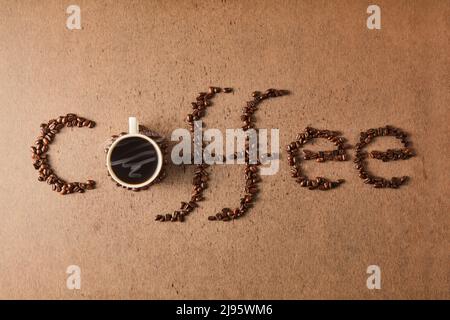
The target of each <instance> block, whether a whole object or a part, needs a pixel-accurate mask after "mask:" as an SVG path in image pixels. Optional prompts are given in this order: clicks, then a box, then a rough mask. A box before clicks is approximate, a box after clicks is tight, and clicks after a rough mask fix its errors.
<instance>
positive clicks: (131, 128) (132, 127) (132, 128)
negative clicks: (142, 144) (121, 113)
mask: <svg viewBox="0 0 450 320" xmlns="http://www.w3.org/2000/svg"><path fill="white" fill-rule="evenodd" d="M128 133H130V134H137V133H139V124H138V121H137V119H136V117H129V118H128Z"/></svg>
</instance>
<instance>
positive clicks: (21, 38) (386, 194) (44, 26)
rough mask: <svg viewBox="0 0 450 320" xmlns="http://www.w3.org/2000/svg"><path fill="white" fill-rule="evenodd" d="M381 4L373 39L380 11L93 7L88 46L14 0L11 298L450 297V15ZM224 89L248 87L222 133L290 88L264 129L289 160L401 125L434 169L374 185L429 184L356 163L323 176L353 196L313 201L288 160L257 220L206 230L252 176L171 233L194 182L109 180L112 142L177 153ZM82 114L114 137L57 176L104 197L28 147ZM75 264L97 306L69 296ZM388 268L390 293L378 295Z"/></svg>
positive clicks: (5, 196) (6, 42)
mask: <svg viewBox="0 0 450 320" xmlns="http://www.w3.org/2000/svg"><path fill="white" fill-rule="evenodd" d="M376 3H377V4H378V5H380V7H381V9H382V29H381V30H380V31H370V30H368V29H367V28H366V26H365V23H366V17H367V14H366V8H367V6H368V5H369V4H371V3H370V2H367V1H211V2H202V1H195V2H194V1H182V2H181V1H76V4H78V5H80V7H81V14H82V26H83V30H81V31H69V30H67V29H66V27H65V20H66V14H65V9H66V7H67V6H68V5H70V4H75V2H73V1H71V2H66V1H45V2H44V1H39V2H28V1H1V2H0V21H1V23H0V41H1V43H2V45H1V46H0V110H1V114H2V116H1V120H0V132H1V136H2V139H1V142H0V145H1V150H2V152H3V155H4V161H3V165H2V166H1V169H0V176H1V177H2V183H1V184H0V216H1V220H2V222H1V223H0V298H75V299H79V298H163V299H166V298H268V299H270V298H280V299H284V298H294V299H297V298H375V299H378V298H447V299H448V298H449V297H450V295H449V274H450V273H449V262H450V261H449V241H448V240H449V229H448V227H449V224H448V221H449V214H448V213H449V209H450V203H449V194H448V183H449V178H450V177H449V172H450V165H449V161H448V157H449V155H450V154H449V145H448V141H449V136H450V131H449V120H450V119H449V111H448V108H449V92H450V91H449V84H450V82H449V74H450V68H449V58H448V53H449V49H450V45H449V36H448V35H449V33H448V31H449V15H450V10H449V9H450V2H449V1H377V2H376ZM209 85H220V86H233V87H234V88H235V93H234V94H233V95H227V96H223V95H222V96H219V97H218V98H217V99H216V100H215V102H216V103H215V105H214V106H213V107H212V108H211V109H210V110H209V113H208V115H207V117H206V118H205V122H206V123H207V125H208V127H218V128H221V129H224V128H226V127H235V126H237V125H239V124H240V122H239V112H240V110H241V107H242V105H243V103H244V101H245V100H246V99H248V97H249V94H250V92H252V91H253V90H257V89H258V90H264V89H267V88H269V87H276V88H282V89H289V90H291V91H292V94H291V95H290V96H288V97H283V98H279V99H273V100H270V101H269V102H267V103H265V105H264V106H262V108H261V110H260V111H259V113H258V114H257V117H258V118H257V119H258V122H257V124H258V127H260V128H272V127H275V128H280V142H281V145H282V146H284V145H286V144H287V143H288V142H290V141H291V140H292V139H293V138H294V137H295V134H296V133H297V132H298V131H300V130H302V129H303V128H304V127H305V126H307V125H312V126H315V127H318V128H328V129H335V130H340V131H342V132H343V134H344V136H345V137H346V138H347V139H349V141H350V143H352V144H354V143H355V142H356V139H357V137H358V134H359V132H360V131H361V130H364V129H368V128H370V127H375V126H380V125H385V124H388V123H389V124H393V125H396V126H399V127H401V128H403V129H404V130H406V131H408V132H410V133H411V139H412V141H413V145H414V147H415V148H416V150H417V152H418V156H417V157H415V158H413V159H411V160H409V161H401V163H395V164H394V163H389V164H386V165H379V164H373V167H372V166H371V168H374V170H375V169H378V170H379V171H378V172H380V174H386V175H389V174H392V175H394V174H397V175H403V174H407V175H410V176H411V177H412V179H411V182H410V184H409V185H408V186H407V187H404V188H402V189H400V190H375V189H372V188H369V187H368V186H366V185H364V184H363V183H362V181H361V180H360V179H359V178H358V177H357V175H356V171H355V169H354V168H353V165H352V164H353V163H352V162H350V161H349V162H347V163H338V164H323V165H319V164H317V165H314V164H311V165H309V166H308V172H309V173H311V174H312V175H313V174H318V173H321V174H322V175H325V176H329V177H342V178H344V179H346V181H347V182H346V183H345V184H344V185H342V187H340V188H338V189H337V190H333V191H330V192H327V193H322V192H311V191H308V190H304V189H300V188H299V187H298V186H297V185H295V183H294V181H293V180H292V179H291V178H290V177H289V169H288V167H287V165H286V163H285V155H284V154H283V155H282V157H283V158H282V160H283V161H282V163H281V167H280V171H279V173H278V174H277V175H275V176H268V177H263V182H262V184H261V188H262V193H261V196H260V198H259V201H258V202H257V203H256V206H255V208H254V209H253V210H251V211H250V213H249V214H248V215H247V217H246V218H244V219H241V220H239V221H235V222H233V223H226V224H225V223H210V222H208V221H207V220H206V218H207V216H208V215H209V214H211V213H214V212H215V210H218V209H219V208H221V207H223V206H233V205H234V203H236V202H237V201H238V199H239V192H240V190H241V189H242V177H241V170H240V169H241V168H239V167H230V166H216V167H214V168H213V169H212V180H211V182H210V187H209V189H208V190H207V191H206V196H207V200H206V201H205V202H203V203H202V204H201V209H200V210H198V211H196V212H194V213H193V214H192V215H191V216H190V217H189V219H188V221H187V222H186V223H185V224H178V223H175V224H173V223H166V224H159V223H155V222H154V221H153V216H154V214H156V213H159V212H165V211H168V210H174V209H176V207H177V206H178V204H179V201H181V200H185V199H186V198H187V196H188V195H189V193H190V185H189V183H190V180H191V170H189V168H186V172H185V173H184V172H183V168H182V167H173V166H172V167H171V168H169V177H168V179H167V180H166V181H165V182H164V183H163V184H161V185H159V186H155V187H154V188H152V189H151V190H148V191H146V192H141V193H131V192H125V191H123V190H121V189H119V188H116V187H115V186H114V185H113V183H111V182H110V181H109V179H108V177H107V176H106V174H105V168H104V154H103V151H102V147H103V143H104V141H105V140H106V138H107V137H108V136H110V135H111V134H114V133H118V132H120V131H122V130H125V129H126V126H127V117H128V116H130V115H136V116H137V117H138V118H139V120H140V121H141V122H142V123H143V124H146V125H148V126H150V127H151V128H153V129H155V130H157V131H159V132H161V133H163V134H165V135H166V136H169V135H170V133H171V131H172V130H173V129H175V128H177V127H184V126H185V125H184V122H183V119H184V117H185V114H186V113H187V112H188V111H189V110H190V103H189V102H190V101H191V100H192V99H193V98H194V96H195V94H196V92H198V91H201V90H204V89H205V88H207V87H208V86H209ZM67 112H76V113H78V114H80V115H83V116H86V117H88V118H91V119H94V120H96V121H97V123H98V126H97V128H95V130H94V131H90V130H87V129H66V130H65V132H64V133H61V134H60V135H58V137H57V139H56V140H57V141H56V142H55V144H54V145H52V148H51V151H50V156H51V157H52V163H53V165H54V167H55V169H56V170H57V171H58V172H59V173H60V175H61V176H62V177H64V178H67V179H69V180H76V179H78V180H79V179H86V178H94V179H95V180H96V181H97V182H98V189H97V190H95V191H92V192H88V193H86V194H84V195H71V196H66V197H61V196H59V195H57V194H55V193H53V192H51V190H50V188H49V186H48V185H46V184H44V183H38V182H37V180H36V178H37V175H36V172H35V171H34V170H33V167H32V165H31V160H30V157H29V150H28V147H29V146H30V145H31V144H32V143H33V141H34V139H35V136H36V135H37V134H38V128H39V124H40V123H41V122H42V121H44V120H48V119H50V118H52V117H56V116H58V115H60V114H65V113H67ZM391 142H392V140H388V139H386V141H380V142H379V143H381V144H380V145H381V146H384V147H387V146H393V145H395V144H393V143H391ZM371 165H372V164H371ZM71 264H76V265H79V266H80V267H81V270H82V289H81V290H80V291H70V290H68V289H67V288H66V277H67V275H66V274H65V270H66V268H67V266H68V265H71ZM370 264H377V265H379V266H380V267H381V270H382V290H379V291H370V290H368V289H367V288H366V285H365V283H366V278H367V275H366V268H367V266H368V265H370Z"/></svg>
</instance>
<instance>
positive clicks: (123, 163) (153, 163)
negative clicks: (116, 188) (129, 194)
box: [110, 136, 160, 185]
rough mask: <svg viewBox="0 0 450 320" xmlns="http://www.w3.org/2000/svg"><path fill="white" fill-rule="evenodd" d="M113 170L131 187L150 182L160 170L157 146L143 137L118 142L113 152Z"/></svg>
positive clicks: (111, 159) (132, 137)
mask: <svg viewBox="0 0 450 320" xmlns="http://www.w3.org/2000/svg"><path fill="white" fill-rule="evenodd" d="M110 161H111V162H110V163H111V170H112V171H113V173H114V174H115V176H116V177H117V178H118V179H119V180H121V181H123V182H125V183H127V184H131V185H138V184H141V183H144V182H146V181H148V180H149V179H150V178H151V177H152V176H153V175H154V174H155V172H156V171H157V170H158V165H159V161H160V159H159V157H158V154H157V150H156V148H155V146H154V145H153V144H152V143H150V142H149V141H148V140H146V139H144V138H142V137H136V136H130V137H127V138H125V139H122V140H120V141H118V143H117V144H116V145H115V146H114V148H113V149H112V150H111V156H110Z"/></svg>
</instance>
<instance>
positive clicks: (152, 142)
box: [106, 133, 163, 189]
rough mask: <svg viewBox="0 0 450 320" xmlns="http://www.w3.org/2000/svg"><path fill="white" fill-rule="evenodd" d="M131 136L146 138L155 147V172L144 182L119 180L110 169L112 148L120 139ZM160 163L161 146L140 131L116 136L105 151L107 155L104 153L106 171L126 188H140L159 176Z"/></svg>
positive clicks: (161, 157) (161, 156) (161, 158)
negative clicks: (131, 182) (133, 182)
mask: <svg viewBox="0 0 450 320" xmlns="http://www.w3.org/2000/svg"><path fill="white" fill-rule="evenodd" d="M132 137H138V138H142V139H145V140H147V141H148V142H150V144H152V145H153V147H154V148H155V150H156V154H157V157H158V159H159V161H158V166H157V167H156V170H155V172H154V173H153V175H152V176H151V177H150V178H148V180H146V181H144V182H141V183H139V184H129V183H126V182H124V181H122V180H120V179H119V178H118V177H117V176H116V174H115V173H114V171H113V170H112V167H111V154H112V150H113V149H114V148H115V147H116V145H117V144H118V143H119V142H120V141H122V140H124V139H127V138H132ZM162 165H163V155H162V151H161V148H160V147H159V145H158V144H157V143H156V142H155V140H153V139H152V138H150V137H148V136H146V135H145V134H142V133H127V134H124V135H123V136H120V137H119V138H117V139H116V140H115V141H114V142H113V143H112V144H111V146H110V147H109V149H108V153H107V155H106V167H107V168H108V172H109V174H110V176H111V178H113V180H114V181H115V182H117V183H118V184H120V185H121V186H124V187H127V188H133V189H137V188H142V187H145V186H147V185H149V184H150V183H152V182H153V181H154V180H155V179H156V178H157V177H158V176H159V174H160V172H161V169H162Z"/></svg>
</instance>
